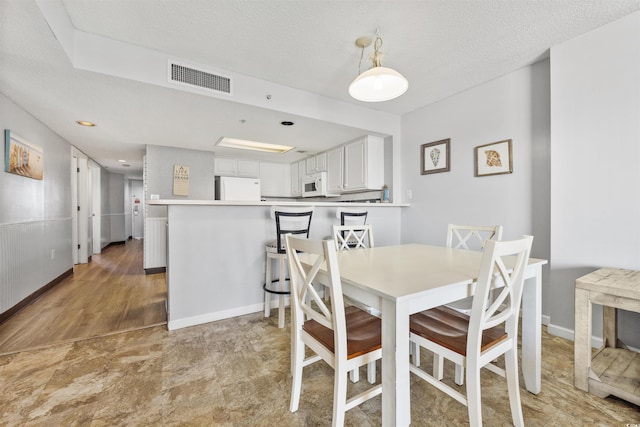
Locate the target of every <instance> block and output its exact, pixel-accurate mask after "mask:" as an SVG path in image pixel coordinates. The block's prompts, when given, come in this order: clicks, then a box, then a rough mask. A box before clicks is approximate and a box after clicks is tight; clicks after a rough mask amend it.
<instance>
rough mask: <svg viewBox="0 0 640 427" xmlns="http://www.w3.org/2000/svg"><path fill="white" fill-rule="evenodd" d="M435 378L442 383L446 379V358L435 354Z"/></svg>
mask: <svg viewBox="0 0 640 427" xmlns="http://www.w3.org/2000/svg"><path fill="white" fill-rule="evenodd" d="M433 377H434V378H435V379H437V380H438V381H440V380H441V379H442V378H443V377H444V357H442V356H440V355H439V354H438V353H433Z"/></svg>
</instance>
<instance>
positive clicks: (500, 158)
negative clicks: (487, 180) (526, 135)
mask: <svg viewBox="0 0 640 427" xmlns="http://www.w3.org/2000/svg"><path fill="white" fill-rule="evenodd" d="M474 151H475V176H491V175H503V174H507V173H513V155H512V149H511V140H510V139H505V140H503V141H497V142H492V143H490V144H485V145H479V146H477V147H476V148H475V150H474Z"/></svg>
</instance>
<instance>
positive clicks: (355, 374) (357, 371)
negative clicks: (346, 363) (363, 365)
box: [349, 368, 360, 383]
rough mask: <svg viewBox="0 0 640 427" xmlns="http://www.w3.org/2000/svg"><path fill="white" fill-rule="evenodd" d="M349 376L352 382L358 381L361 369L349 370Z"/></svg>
mask: <svg viewBox="0 0 640 427" xmlns="http://www.w3.org/2000/svg"><path fill="white" fill-rule="evenodd" d="M349 378H350V379H351V382H352V383H357V382H358V381H360V369H359V368H356V369H354V370H352V371H349Z"/></svg>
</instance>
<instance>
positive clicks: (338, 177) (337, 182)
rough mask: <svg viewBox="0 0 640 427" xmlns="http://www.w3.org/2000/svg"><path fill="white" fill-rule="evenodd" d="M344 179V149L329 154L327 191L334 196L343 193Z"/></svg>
mask: <svg viewBox="0 0 640 427" xmlns="http://www.w3.org/2000/svg"><path fill="white" fill-rule="evenodd" d="M343 177H344V147H338V148H334V149H333V150H330V151H328V152H327V191H329V193H332V194H340V193H341V192H342V186H343V183H342V182H343Z"/></svg>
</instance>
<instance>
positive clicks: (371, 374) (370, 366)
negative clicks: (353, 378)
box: [367, 361, 376, 384]
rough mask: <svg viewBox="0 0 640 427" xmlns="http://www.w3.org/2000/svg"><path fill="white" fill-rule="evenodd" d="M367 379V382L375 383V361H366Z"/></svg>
mask: <svg viewBox="0 0 640 427" xmlns="http://www.w3.org/2000/svg"><path fill="white" fill-rule="evenodd" d="M367 381H369V384H375V383H376V362H375V361H373V362H369V363H367Z"/></svg>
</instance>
